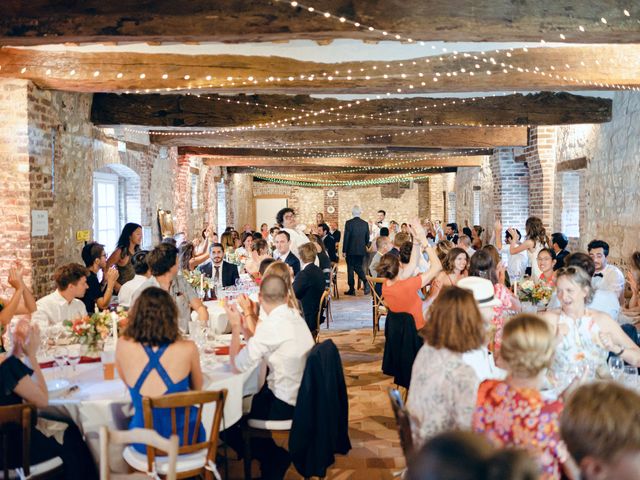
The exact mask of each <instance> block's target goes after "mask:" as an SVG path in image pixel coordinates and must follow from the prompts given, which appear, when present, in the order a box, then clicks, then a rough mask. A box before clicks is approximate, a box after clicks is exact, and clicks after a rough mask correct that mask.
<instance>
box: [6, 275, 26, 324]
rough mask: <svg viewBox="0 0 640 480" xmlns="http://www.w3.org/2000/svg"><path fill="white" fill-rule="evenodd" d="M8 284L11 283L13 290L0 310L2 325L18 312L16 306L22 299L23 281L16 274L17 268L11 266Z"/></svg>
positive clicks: (7, 322)
mask: <svg viewBox="0 0 640 480" xmlns="http://www.w3.org/2000/svg"><path fill="white" fill-rule="evenodd" d="M8 281H9V285H11V286H12V287H13V288H14V289H15V291H14V292H13V295H12V296H11V298H10V299H9V301H7V302H6V303H4V302H3V303H4V307H3V308H2V310H1V311H0V323H1V324H2V325H8V324H9V322H10V321H11V319H12V318H13V316H14V315H15V314H16V313H18V307H19V306H20V302H21V301H22V294H23V292H24V288H25V287H24V283H23V282H22V280H21V279H20V277H19V276H18V272H17V269H16V268H14V267H12V268H11V269H10V270H9V279H8Z"/></svg>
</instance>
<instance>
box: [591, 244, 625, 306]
mask: <svg viewBox="0 0 640 480" xmlns="http://www.w3.org/2000/svg"><path fill="white" fill-rule="evenodd" d="M587 251H588V252H589V256H590V257H591V259H592V260H593V263H594V264H595V267H596V273H594V274H593V277H592V279H591V285H592V286H593V288H594V289H595V290H604V291H607V292H613V293H614V295H615V296H616V298H618V299H619V300H623V299H624V274H623V273H622V271H621V270H620V269H619V268H618V267H616V266H615V265H611V264H609V263H607V257H608V256H609V244H608V243H607V242H604V241H602V240H593V241H591V242H589V245H587Z"/></svg>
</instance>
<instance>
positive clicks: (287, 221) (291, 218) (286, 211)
mask: <svg viewBox="0 0 640 480" xmlns="http://www.w3.org/2000/svg"><path fill="white" fill-rule="evenodd" d="M276 222H278V223H279V224H280V225H282V228H281V229H280V231H281V232H287V233H288V234H289V240H290V242H291V248H290V250H291V253H293V254H294V255H295V256H296V257H297V256H298V248H300V247H301V246H302V245H304V244H305V243H309V238H307V236H306V235H305V234H304V232H299V231H298V224H297V222H296V213H295V212H294V211H293V209H292V208H288V207H287V208H283V209H281V210H280V211H279V212H278V213H277V215H276Z"/></svg>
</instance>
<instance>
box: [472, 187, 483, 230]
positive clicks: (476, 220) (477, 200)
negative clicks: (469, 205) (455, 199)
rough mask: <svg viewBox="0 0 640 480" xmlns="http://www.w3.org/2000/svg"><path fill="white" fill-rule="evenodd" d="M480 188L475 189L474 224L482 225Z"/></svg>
mask: <svg viewBox="0 0 640 480" xmlns="http://www.w3.org/2000/svg"><path fill="white" fill-rule="evenodd" d="M480 194H481V192H480V189H479V188H478V189H476V188H475V187H474V189H473V224H474V225H480V198H481V195H480Z"/></svg>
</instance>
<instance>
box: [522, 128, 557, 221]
mask: <svg viewBox="0 0 640 480" xmlns="http://www.w3.org/2000/svg"><path fill="white" fill-rule="evenodd" d="M556 140H557V134H556V127H532V128H530V129H529V145H528V146H527V147H526V148H525V150H524V153H525V158H526V161H527V164H528V165H529V180H530V187H529V215H533V216H536V217H540V218H541V219H542V223H544V226H545V227H546V228H547V229H550V228H551V227H552V225H553V200H554V185H555V166H556Z"/></svg>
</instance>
